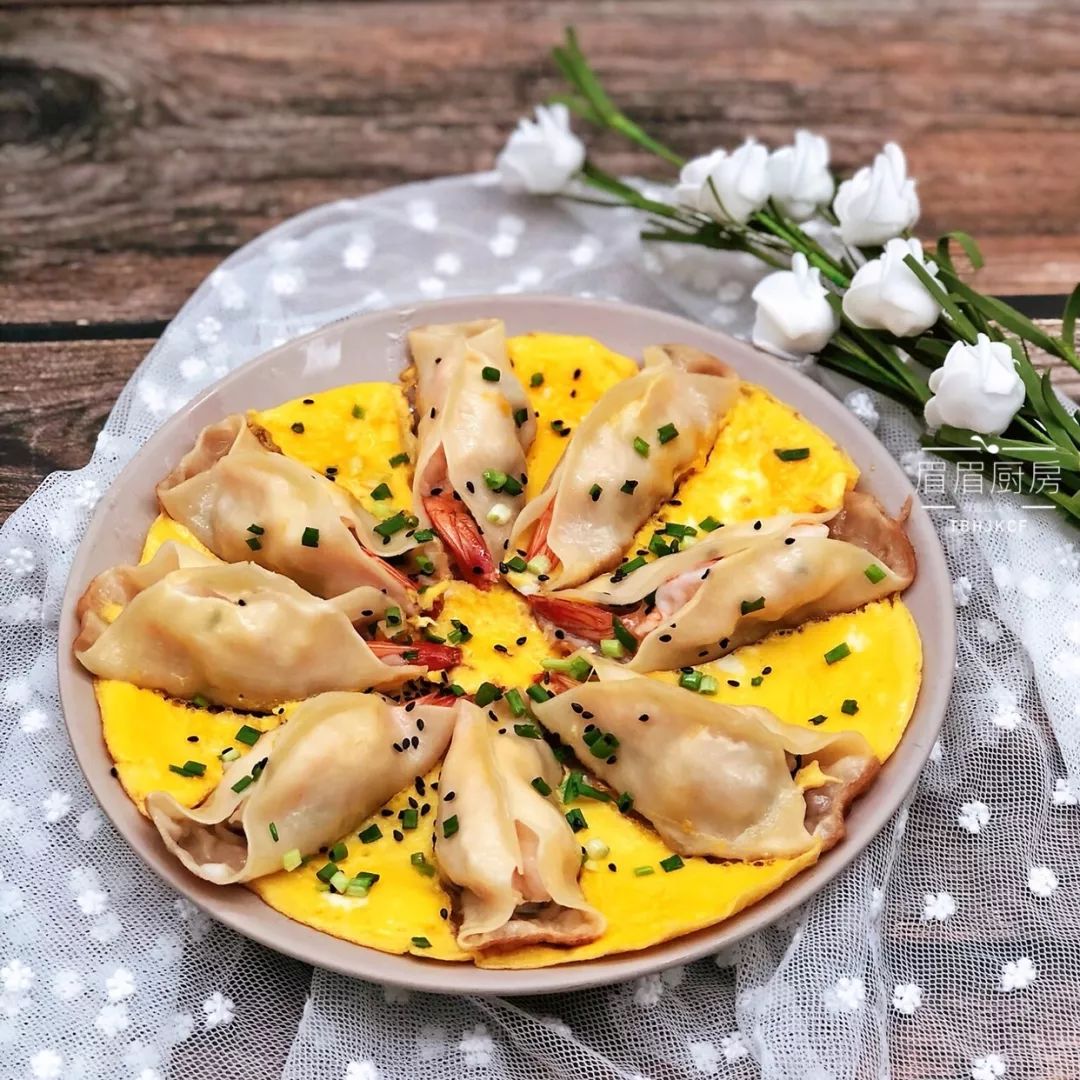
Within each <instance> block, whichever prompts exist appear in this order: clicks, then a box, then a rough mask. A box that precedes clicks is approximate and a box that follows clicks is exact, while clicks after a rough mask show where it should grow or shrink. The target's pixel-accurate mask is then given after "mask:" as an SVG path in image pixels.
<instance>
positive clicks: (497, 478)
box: [481, 469, 509, 491]
mask: <svg viewBox="0 0 1080 1080" xmlns="http://www.w3.org/2000/svg"><path fill="white" fill-rule="evenodd" d="M481 475H482V476H483V477H484V483H485V484H487V486H488V487H489V488H490V489H491V490H492V491H502V489H503V488H504V487H505V486H506V481H507V480H508V479H509V477H508V476H507V475H506V473H504V472H499V470H498V469H485V470H484V471H483V473H482V474H481Z"/></svg>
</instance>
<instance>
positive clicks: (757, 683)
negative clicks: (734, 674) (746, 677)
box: [750, 675, 765, 686]
mask: <svg viewBox="0 0 1080 1080" xmlns="http://www.w3.org/2000/svg"><path fill="white" fill-rule="evenodd" d="M764 681H765V677H764V676H763V675H755V676H754V677H753V678H752V679H751V680H750V685H751V686H760V685H761V684H762V683H763V682H764Z"/></svg>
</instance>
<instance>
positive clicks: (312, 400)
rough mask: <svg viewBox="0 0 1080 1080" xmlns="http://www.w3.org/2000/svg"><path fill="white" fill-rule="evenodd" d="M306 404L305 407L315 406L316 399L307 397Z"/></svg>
mask: <svg viewBox="0 0 1080 1080" xmlns="http://www.w3.org/2000/svg"><path fill="white" fill-rule="evenodd" d="M304 404H305V405H314V404H315V399H314V398H313V397H306V398H304Z"/></svg>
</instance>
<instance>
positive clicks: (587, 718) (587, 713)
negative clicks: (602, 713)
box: [581, 709, 593, 720]
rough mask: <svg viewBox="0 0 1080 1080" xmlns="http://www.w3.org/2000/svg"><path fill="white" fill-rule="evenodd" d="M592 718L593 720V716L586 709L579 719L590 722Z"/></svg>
mask: <svg viewBox="0 0 1080 1080" xmlns="http://www.w3.org/2000/svg"><path fill="white" fill-rule="evenodd" d="M592 718H593V714H592V713H591V712H589V710H588V709H586V710H585V711H584V712H583V713H582V714H581V719H582V720H591V719H592Z"/></svg>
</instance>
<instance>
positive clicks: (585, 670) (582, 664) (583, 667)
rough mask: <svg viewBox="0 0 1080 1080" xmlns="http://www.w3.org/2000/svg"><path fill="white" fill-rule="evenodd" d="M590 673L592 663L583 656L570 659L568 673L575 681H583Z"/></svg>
mask: <svg viewBox="0 0 1080 1080" xmlns="http://www.w3.org/2000/svg"><path fill="white" fill-rule="evenodd" d="M591 674H592V664H590V663H589V661H588V660H586V659H585V657H583V656H575V657H574V658H573V659H572V660H571V661H570V669H569V675H570V677H571V678H572V679H574V680H575V681H577V682H585V680H586V679H588V677H589V676H590V675H591Z"/></svg>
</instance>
